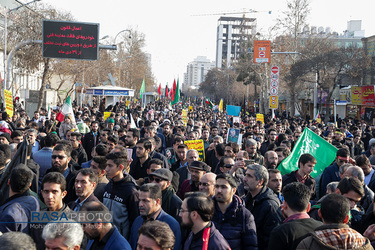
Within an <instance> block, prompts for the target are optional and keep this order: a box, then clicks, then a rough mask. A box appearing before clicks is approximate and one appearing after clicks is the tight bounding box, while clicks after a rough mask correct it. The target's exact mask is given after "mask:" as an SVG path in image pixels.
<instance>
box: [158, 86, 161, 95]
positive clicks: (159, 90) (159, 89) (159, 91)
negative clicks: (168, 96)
mask: <svg viewBox="0 0 375 250" xmlns="http://www.w3.org/2000/svg"><path fill="white" fill-rule="evenodd" d="M158 93H159V95H161V83H159V88H158Z"/></svg>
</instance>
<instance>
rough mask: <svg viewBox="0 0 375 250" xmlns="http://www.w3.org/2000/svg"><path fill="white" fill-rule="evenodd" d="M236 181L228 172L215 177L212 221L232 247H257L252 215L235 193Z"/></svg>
mask: <svg viewBox="0 0 375 250" xmlns="http://www.w3.org/2000/svg"><path fill="white" fill-rule="evenodd" d="M236 189H237V183H236V181H235V180H234V178H233V176H231V175H230V174H228V173H225V174H220V175H218V176H217V177H216V185H215V196H214V198H213V199H214V203H215V214H214V216H213V218H212V222H213V223H214V224H215V226H216V229H217V230H219V231H220V233H221V234H222V235H223V236H224V238H225V239H226V240H227V241H228V243H229V245H230V247H231V248H232V249H258V248H257V246H258V240H257V235H256V232H255V230H256V226H255V222H254V216H253V215H252V214H251V213H250V211H249V210H248V209H246V207H245V206H244V205H243V203H242V200H241V198H240V197H238V196H237V195H235V193H236Z"/></svg>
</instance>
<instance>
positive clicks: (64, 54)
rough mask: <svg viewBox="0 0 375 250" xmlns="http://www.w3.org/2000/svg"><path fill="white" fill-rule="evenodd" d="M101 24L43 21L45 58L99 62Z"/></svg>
mask: <svg viewBox="0 0 375 250" xmlns="http://www.w3.org/2000/svg"><path fill="white" fill-rule="evenodd" d="M98 36H99V24H96V23H79V22H65V21H54V20H43V57H47V58H62V59H81V60H98V52H99V39H98Z"/></svg>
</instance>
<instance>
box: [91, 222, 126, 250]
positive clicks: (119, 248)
mask: <svg viewBox="0 0 375 250" xmlns="http://www.w3.org/2000/svg"><path fill="white" fill-rule="evenodd" d="M114 228H115V231H113V233H112V235H111V237H109V239H108V242H107V244H105V247H104V250H111V249H116V250H131V249H132V248H131V246H130V245H129V242H128V241H127V240H126V239H125V238H124V237H123V236H122V235H121V234H120V232H119V231H118V230H117V228H116V227H114ZM93 243H94V240H89V242H88V243H87V247H86V249H87V250H89V249H90V248H91V246H92V244H93Z"/></svg>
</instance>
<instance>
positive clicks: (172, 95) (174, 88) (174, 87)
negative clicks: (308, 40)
mask: <svg viewBox="0 0 375 250" xmlns="http://www.w3.org/2000/svg"><path fill="white" fill-rule="evenodd" d="M176 90H177V85H176V79H174V81H173V87H172V90H171V98H172V102H173V100H174V96H175V93H176Z"/></svg>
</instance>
